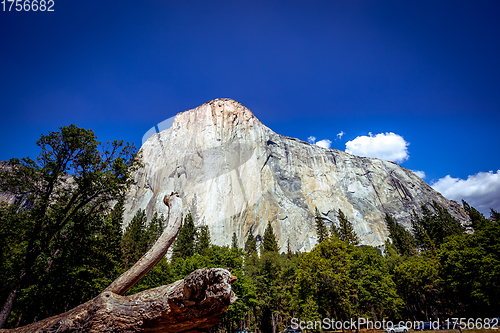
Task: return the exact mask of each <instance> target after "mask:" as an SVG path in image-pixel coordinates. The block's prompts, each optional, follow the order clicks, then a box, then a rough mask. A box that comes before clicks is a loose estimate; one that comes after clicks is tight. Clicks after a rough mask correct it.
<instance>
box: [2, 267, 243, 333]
mask: <svg viewBox="0 0 500 333" xmlns="http://www.w3.org/2000/svg"><path fill="white" fill-rule="evenodd" d="M233 280H234V277H232V276H231V273H230V272H229V271H228V270H226V269H222V268H211V269H206V268H203V269H199V270H196V271H194V272H193V273H191V274H190V275H189V276H187V277H186V278H185V279H183V280H179V281H176V282H174V283H172V284H169V285H167V286H162V287H158V288H154V289H149V290H145V291H143V292H140V293H137V294H134V295H131V296H120V295H117V294H115V293H113V292H110V291H105V292H103V293H101V294H100V295H99V296H97V297H96V298H94V299H93V300H91V301H89V302H87V303H85V304H82V305H80V306H78V307H76V308H74V309H72V310H70V311H68V312H66V313H63V314H61V315H58V316H54V317H51V318H47V319H45V320H42V321H39V322H36V323H34V324H31V325H28V326H23V327H19V328H16V329H12V330H0V332H16V333H19V332H22V333H25V332H26V333H27V332H92V333H93V332H96V333H97V332H172V333H176V332H198V331H203V330H204V329H206V328H208V327H212V326H213V325H216V324H217V323H218V322H219V319H218V315H219V314H221V313H222V312H224V311H225V310H226V309H227V307H228V306H229V305H230V304H232V303H234V302H235V301H236V299H237V298H236V296H235V295H234V293H233V291H232V290H231V282H232V281H233Z"/></svg>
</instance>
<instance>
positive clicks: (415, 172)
mask: <svg viewBox="0 0 500 333" xmlns="http://www.w3.org/2000/svg"><path fill="white" fill-rule="evenodd" d="M411 172H413V173H414V174H416V175H417V176H419V177H420V178H422V179H425V172H423V171H420V170H411Z"/></svg>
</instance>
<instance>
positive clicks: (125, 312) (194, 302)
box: [0, 193, 237, 333]
mask: <svg viewBox="0 0 500 333" xmlns="http://www.w3.org/2000/svg"><path fill="white" fill-rule="evenodd" d="M164 203H165V204H166V205H167V206H168V207H169V213H168V216H167V227H166V228H165V230H164V231H163V233H162V235H161V236H160V238H159V239H158V240H157V241H156V243H155V244H154V245H153V247H152V248H151V249H150V250H149V251H148V252H147V253H146V254H145V255H144V256H143V257H142V258H141V259H140V260H139V261H138V262H137V263H136V264H135V265H134V266H132V267H131V268H130V269H129V270H128V271H126V272H125V273H123V274H122V275H121V276H120V277H118V278H117V279H116V280H115V281H114V282H113V283H111V284H110V285H109V286H108V287H107V288H106V289H105V290H104V291H103V292H102V293H101V294H99V295H98V296H97V297H95V298H94V299H92V300H90V301H88V302H86V303H84V304H81V305H79V306H77V307H76V308H74V309H72V310H69V311H67V312H65V313H63V314H60V315H57V316H54V317H50V318H47V319H44V320H41V321H39V322H35V323H33V324H30V325H27V326H23V327H18V328H15V329H11V330H0V332H23V333H24V332H40V333H41V332H58V333H59V332H96V333H97V332H172V333H176V332H199V331H203V330H206V329H207V328H209V327H212V326H214V325H216V324H217V323H218V322H219V319H218V316H219V315H220V314H221V313H222V312H224V311H225V310H226V309H227V307H228V306H229V305H230V304H232V303H234V302H235V301H236V300H237V297H236V296H235V295H234V293H233V291H232V290H231V283H232V282H233V281H234V280H235V279H236V278H235V277H234V276H232V275H231V273H230V272H229V271H228V270H227V269H222V268H212V269H206V268H204V269H199V270H196V271H194V272H192V273H191V274H190V275H188V276H187V277H186V278H184V279H182V280H179V281H176V282H174V283H172V284H169V285H166V286H161V287H157V288H153V289H149V290H145V291H142V292H140V293H137V294H134V295H130V296H122V295H123V294H124V293H125V292H126V291H127V290H128V289H130V288H131V287H132V286H133V285H134V284H135V283H136V282H137V281H139V280H140V279H141V278H142V277H143V276H144V275H145V274H146V273H147V272H149V270H151V268H153V267H154V265H156V264H157V263H158V261H159V260H160V259H161V258H162V257H163V256H164V255H165V253H166V252H167V250H168V248H169V247H170V245H171V244H172V242H173V241H174V239H175V237H176V236H177V233H178V232H179V229H180V227H181V224H182V200H181V199H180V198H179V196H178V195H177V194H176V193H172V194H171V195H170V196H166V197H165V199H164Z"/></svg>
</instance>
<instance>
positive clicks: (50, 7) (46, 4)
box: [0, 0, 54, 12]
mask: <svg viewBox="0 0 500 333" xmlns="http://www.w3.org/2000/svg"><path fill="white" fill-rule="evenodd" d="M0 3H1V4H2V10H3V11H4V12H10V11H14V10H15V11H18V12H21V11H25V12H29V11H33V12H53V11H54V0H2V1H1V2H0Z"/></svg>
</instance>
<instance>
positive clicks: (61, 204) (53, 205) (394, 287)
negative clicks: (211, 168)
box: [0, 126, 500, 333]
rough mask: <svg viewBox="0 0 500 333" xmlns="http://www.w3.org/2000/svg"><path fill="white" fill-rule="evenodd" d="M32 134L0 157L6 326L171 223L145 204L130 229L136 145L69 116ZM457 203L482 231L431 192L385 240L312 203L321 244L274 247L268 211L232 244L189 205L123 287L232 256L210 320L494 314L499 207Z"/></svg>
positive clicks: (261, 324) (73, 289)
mask: <svg viewBox="0 0 500 333" xmlns="http://www.w3.org/2000/svg"><path fill="white" fill-rule="evenodd" d="M38 144H39V146H40V147H41V151H42V153H41V154H40V156H39V157H38V158H37V159H36V160H31V159H29V158H25V159H22V160H11V161H10V162H9V163H8V169H4V170H0V186H1V190H2V191H6V192H10V193H14V194H15V195H16V200H15V202H14V204H11V205H7V204H0V239H1V240H2V242H1V243H0V280H1V281H2V283H0V302H1V303H2V309H1V311H0V327H1V326H2V325H3V324H2V322H1V320H2V318H5V320H6V325H5V326H4V327H17V326H22V325H26V324H29V323H32V322H33V321H37V320H41V319H43V318H46V317H49V316H52V315H56V314H60V313H62V312H64V311H66V310H69V309H71V308H73V307H75V306H77V305H79V304H81V303H84V302H86V301H87V300H89V299H91V298H93V297H95V296H96V295H98V294H99V293H100V292H101V291H102V290H103V289H104V288H105V287H106V286H108V285H109V283H111V282H112V281H113V280H114V279H115V278H116V277H118V276H119V275H120V274H121V273H122V272H124V271H125V270H126V269H128V268H129V267H130V266H131V265H133V264H134V263H135V262H136V261H137V260H139V259H140V257H141V256H142V255H143V254H144V253H145V252H146V251H147V250H148V249H149V248H150V247H151V246H152V244H153V243H154V242H155V240H156V239H157V238H158V236H159V235H160V234H161V232H162V230H163V228H164V224H165V219H164V217H163V216H161V215H158V214H154V215H153V216H152V217H151V219H150V220H149V221H148V220H147V218H146V213H145V212H144V211H142V210H139V211H138V212H137V214H136V215H135V216H134V218H133V219H132V220H131V221H130V223H129V224H128V225H127V227H126V228H125V230H123V231H122V225H123V212H124V194H125V192H126V190H127V188H128V187H129V186H130V184H131V183H132V180H131V179H130V175H131V173H132V171H134V170H136V169H137V168H138V167H140V162H139V159H138V158H137V155H136V154H135V150H134V149H133V147H131V146H129V145H126V144H123V143H122V142H118V141H116V142H113V143H108V144H107V145H100V143H99V142H97V141H96V138H95V136H94V134H93V132H92V131H90V130H85V129H80V128H77V127H75V126H69V127H63V128H61V131H60V132H56V133H50V134H49V135H47V136H42V138H41V139H40V141H39V142H38ZM99 147H100V149H98V148H99ZM68 173H69V174H70V175H71V177H68ZM463 205H464V208H465V210H466V211H467V213H468V214H469V216H470V218H471V221H472V227H473V229H474V233H466V232H465V230H464V228H463V227H462V225H461V224H460V223H459V222H457V221H456V220H455V219H454V218H453V217H452V216H451V215H450V214H449V213H448V212H447V211H446V210H445V209H443V208H442V207H440V206H439V205H437V204H436V203H433V204H432V205H430V206H426V205H422V207H421V210H420V212H419V213H418V214H417V213H414V214H413V218H412V225H411V232H409V231H408V230H406V229H405V228H403V227H402V226H401V225H400V224H398V223H397V221H394V219H393V218H392V217H391V216H389V215H387V216H386V219H385V220H386V223H387V227H388V230H389V232H390V240H388V241H387V242H386V244H385V250H384V253H382V252H381V251H380V250H379V249H376V248H373V247H369V246H362V245H361V246H360V245H359V241H360V240H359V238H358V236H357V235H356V233H355V232H354V229H353V227H352V224H351V223H350V222H349V220H348V219H347V217H346V216H345V214H344V213H343V212H342V211H341V210H339V211H338V214H337V217H338V220H337V221H336V223H333V224H330V227H328V226H327V224H326V223H325V221H324V220H323V218H322V217H321V215H320V213H319V212H318V211H317V210H316V214H315V223H316V230H317V234H318V239H319V244H318V245H316V246H315V247H314V248H313V249H312V250H311V251H310V252H307V253H295V252H293V251H291V249H290V246H289V243H288V244H286V246H285V248H280V247H279V246H278V242H277V239H276V235H275V233H274V229H273V223H272V222H269V223H268V225H267V228H266V230H265V232H264V235H263V237H262V238H260V237H258V238H256V237H255V236H256V235H254V232H255V230H252V229H251V230H250V231H249V233H248V235H245V239H244V240H239V239H238V238H237V235H236V234H233V237H232V245H231V246H229V245H228V246H217V245H213V244H212V241H211V239H210V233H209V229H208V227H207V226H206V225H203V223H200V221H197V218H198V217H197V214H196V207H195V206H191V207H190V208H189V210H190V212H191V213H189V214H186V216H185V219H184V221H183V225H182V228H181V230H180V232H179V235H178V236H177V239H176V241H175V242H174V244H173V246H172V247H171V251H169V253H168V255H167V256H166V257H165V258H163V259H162V260H161V261H160V262H159V263H158V264H157V265H156V266H155V267H154V268H153V269H152V270H151V271H150V272H149V273H148V274H147V275H146V276H145V277H144V278H143V279H142V280H140V281H139V282H138V283H137V285H136V286H134V287H133V288H132V289H131V290H130V291H129V292H128V293H129V294H130V293H135V292H138V291H141V290H145V289H149V288H153V287H157V286H160V285H165V284H169V283H172V282H174V281H176V280H179V279H182V278H184V277H185V276H187V275H188V274H189V273H191V272H192V271H194V270H196V269H198V268H203V267H223V268H230V269H231V270H232V274H233V275H235V276H237V277H238V280H237V281H235V282H234V284H233V290H234V292H235V293H236V295H237V296H238V298H239V299H238V301H237V302H236V303H235V304H233V305H231V306H230V307H229V308H228V310H227V311H226V312H225V313H224V314H223V316H222V321H221V323H220V324H219V325H218V326H217V327H216V328H214V329H212V331H214V332H215V331H226V332H233V331H234V330H243V329H245V330H252V331H253V330H261V331H262V332H273V333H277V332H279V331H283V330H284V328H286V327H288V326H290V324H291V319H292V318H299V319H300V320H305V321H314V320H321V319H322V318H327V317H328V318H331V319H335V320H347V319H350V318H357V317H363V318H369V319H371V320H382V319H386V320H387V319H398V320H399V319H410V320H428V319H430V318H438V317H439V318H448V317H465V318H485V317H491V316H497V315H498V314H496V313H494V311H495V310H496V309H499V308H500V304H499V302H500V297H499V296H500V295H499V292H500V288H499V287H500V286H499V283H500V242H499V239H500V223H499V218H500V216H499V214H498V213H497V212H496V211H493V210H492V213H491V217H490V218H489V219H486V218H485V217H484V216H483V215H481V214H480V213H479V212H478V211H477V210H475V209H474V208H472V207H470V206H469V205H468V204H467V203H465V202H464V203H463ZM258 240H259V241H258ZM238 244H245V246H244V247H243V248H239V247H238Z"/></svg>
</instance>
